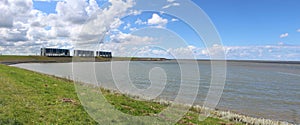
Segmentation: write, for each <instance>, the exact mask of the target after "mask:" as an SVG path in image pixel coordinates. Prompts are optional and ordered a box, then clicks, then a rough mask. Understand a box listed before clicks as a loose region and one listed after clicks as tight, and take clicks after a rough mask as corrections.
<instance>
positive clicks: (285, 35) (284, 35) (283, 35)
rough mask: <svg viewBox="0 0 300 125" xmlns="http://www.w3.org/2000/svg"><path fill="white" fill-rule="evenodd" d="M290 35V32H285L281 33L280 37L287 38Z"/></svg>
mask: <svg viewBox="0 0 300 125" xmlns="http://www.w3.org/2000/svg"><path fill="white" fill-rule="evenodd" d="M288 36H289V33H284V34H281V35H280V36H279V37H280V38H285V37H288Z"/></svg>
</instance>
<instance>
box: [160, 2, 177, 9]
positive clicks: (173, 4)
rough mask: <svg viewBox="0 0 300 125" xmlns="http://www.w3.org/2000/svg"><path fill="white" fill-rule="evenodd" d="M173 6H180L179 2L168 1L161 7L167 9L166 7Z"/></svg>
mask: <svg viewBox="0 0 300 125" xmlns="http://www.w3.org/2000/svg"><path fill="white" fill-rule="evenodd" d="M175 6H180V3H170V4H168V5H165V6H163V7H162V9H167V8H170V7H175Z"/></svg>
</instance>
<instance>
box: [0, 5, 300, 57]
mask: <svg viewBox="0 0 300 125" xmlns="http://www.w3.org/2000/svg"><path fill="white" fill-rule="evenodd" d="M139 1H141V0H2V1H0V13H1V15H0V54H2V55H38V54H39V51H40V48H41V47H48V48H63V49H71V50H73V49H93V50H103V51H112V53H113V56H137V57H164V58H197V59H210V58H214V57H215V56H214V55H219V54H220V53H223V54H224V55H225V58H226V59H234V60H282V61H288V60H293V61H300V14H299V13H300V7H299V5H300V1H299V0H289V1H284V0H272V1H270V0H248V1H241V0H192V1H191V3H192V5H191V6H196V7H197V8H198V9H192V8H193V7H191V8H189V7H186V6H187V5H186V4H188V3H189V2H187V1H188V0H160V1H159V2H152V3H147V2H144V1H143V2H142V4H144V6H140V2H139ZM152 4H153V5H152ZM154 4H157V5H154ZM146 6H147V7H148V6H149V7H150V6H151V7H152V6H153V8H155V7H158V9H156V10H147V11H141V10H139V7H143V8H147V7H146ZM151 7H150V8H151ZM151 9H152V8H151ZM199 10H202V12H204V13H205V14H206V16H203V15H201V14H200V13H199V12H200V11H199ZM169 12H174V13H169ZM181 14H183V15H185V16H180V15H181ZM207 20H208V21H210V23H207V24H203V22H205V21H207ZM189 21H192V22H193V21H194V22H196V23H197V22H199V25H200V26H202V27H196V26H195V25H192V24H191V23H190V22H189ZM210 24H212V26H214V27H215V28H214V32H210V30H209V29H208V27H209V26H210ZM205 25H208V27H206V26H205ZM195 27H196V28H195ZM200 30H201V31H203V32H201V33H202V34H200V33H199V32H197V31H200ZM206 35H208V36H209V35H210V36H216V35H217V36H219V37H220V42H216V41H218V37H215V38H214V39H215V40H216V41H207V40H206V39H205V36H206ZM203 36H204V37H203ZM206 42H210V43H214V44H212V45H209V44H207V43H206Z"/></svg>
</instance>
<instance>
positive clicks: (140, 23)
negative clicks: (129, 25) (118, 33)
mask: <svg viewBox="0 0 300 125" xmlns="http://www.w3.org/2000/svg"><path fill="white" fill-rule="evenodd" d="M134 23H135V24H138V25H145V24H147V22H143V21H142V20H141V19H137V20H136V21H135V22H134Z"/></svg>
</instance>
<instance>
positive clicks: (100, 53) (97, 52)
mask: <svg viewBox="0 0 300 125" xmlns="http://www.w3.org/2000/svg"><path fill="white" fill-rule="evenodd" d="M96 56H100V57H105V58H112V54H111V52H104V51H96Z"/></svg>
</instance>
